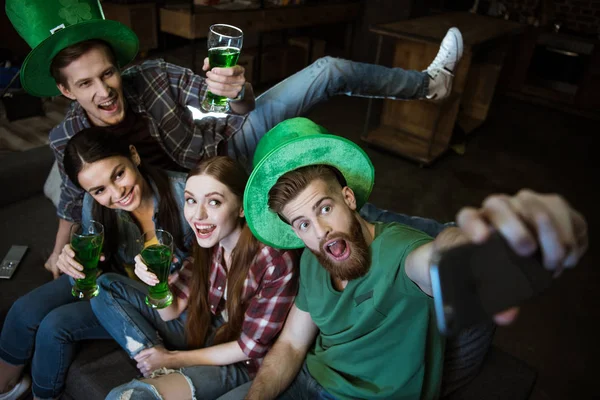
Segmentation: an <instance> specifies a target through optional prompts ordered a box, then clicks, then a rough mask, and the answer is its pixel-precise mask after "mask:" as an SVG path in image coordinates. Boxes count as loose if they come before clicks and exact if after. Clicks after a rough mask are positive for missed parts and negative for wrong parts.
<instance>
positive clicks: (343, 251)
mask: <svg viewBox="0 0 600 400" xmlns="http://www.w3.org/2000/svg"><path fill="white" fill-rule="evenodd" d="M323 249H324V251H325V253H327V254H328V255H329V256H330V257H331V258H333V259H334V260H335V261H344V260H345V259H347V258H348V257H349V256H350V246H349V245H348V242H346V241H345V240H344V239H333V240H330V241H328V242H327V243H325V245H324V246H323Z"/></svg>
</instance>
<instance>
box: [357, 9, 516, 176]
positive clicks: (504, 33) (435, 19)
mask: <svg viewBox="0 0 600 400" xmlns="http://www.w3.org/2000/svg"><path fill="white" fill-rule="evenodd" d="M453 26H456V27H458V28H459V29H460V30H461V33H462V35H463V40H464V51H463V57H462V60H461V61H460V63H459V65H458V68H457V69H456V70H455V78H454V84H453V87H452V93H451V94H450V96H449V97H448V98H446V99H444V100H441V101H432V100H416V101H397V100H384V101H383V108H382V111H381V116H380V118H379V126H377V127H376V128H375V129H370V126H371V124H372V121H371V115H372V107H373V100H369V106H368V107H369V108H368V112H367V121H366V123H365V128H364V132H363V137H362V139H363V140H364V141H366V142H368V143H370V144H373V145H375V146H377V147H382V148H385V149H386V150H389V151H392V152H394V153H396V154H399V155H402V156H405V157H407V158H410V159H413V160H415V161H418V162H419V163H420V164H422V165H428V164H430V163H431V162H433V161H434V160H435V159H436V158H438V157H439V156H440V155H442V154H443V153H444V152H445V151H446V150H447V149H448V145H449V143H450V138H451V137H452V132H453V130H454V128H455V126H456V125H457V124H458V126H459V127H460V128H461V129H462V130H463V131H464V132H465V133H470V132H472V131H473V130H474V129H476V128H477V127H478V126H480V125H481V124H482V123H483V122H484V121H485V119H486V118H487V115H488V111H489V108H490V104H491V101H492V97H493V95H494V89H495V86H496V83H497V81H498V77H499V75H500V70H501V69H502V64H503V61H504V56H505V54H506V48H507V46H506V44H507V43H508V40H509V39H510V38H511V37H512V36H513V35H516V34H519V33H521V32H523V31H524V29H525V26H524V25H521V24H518V23H514V22H510V21H505V20H502V19H497V18H492V17H486V16H482V15H477V14H471V13H462V12H457V13H445V14H439V15H434V16H428V17H422V18H416V19H412V20H405V21H400V22H394V23H388V24H380V25H376V26H373V27H372V28H371V31H372V32H374V33H376V34H378V35H379V41H378V49H377V56H376V61H375V62H376V63H379V59H380V55H381V46H382V41H383V39H384V38H392V39H393V40H394V54H393V66H394V67H401V68H404V69H413V70H424V69H426V68H427V66H428V65H429V63H431V61H432V60H433V59H434V58H435V56H436V54H437V52H438V49H439V45H440V43H441V41H442V39H443V37H444V35H445V34H446V32H447V30H448V29H449V28H451V27H453Z"/></svg>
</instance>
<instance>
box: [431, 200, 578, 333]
mask: <svg viewBox="0 0 600 400" xmlns="http://www.w3.org/2000/svg"><path fill="white" fill-rule="evenodd" d="M456 221H457V224H458V226H459V228H460V230H461V236H462V237H461V238H460V239H458V240H456V241H454V245H453V247H454V248H453V249H448V246H447V244H445V245H442V246H439V247H438V250H439V251H438V252H436V254H435V255H434V257H433V258H434V260H432V261H433V262H432V268H431V269H430V273H431V279H432V287H433V291H434V298H435V300H436V313H437V314H438V325H439V326H440V329H441V330H442V332H444V333H446V334H452V333H456V331H457V330H459V329H461V328H463V327H466V326H464V325H465V324H467V325H468V324H471V323H475V322H478V320H481V319H482V318H483V317H485V316H488V317H489V315H490V313H493V314H494V320H495V322H496V323H497V324H500V325H505V324H509V323H511V322H512V321H513V320H514V319H515V318H516V316H517V314H518V308H517V307H513V306H517V305H518V304H519V303H521V302H522V301H523V300H525V299H527V298H529V297H532V296H534V295H536V294H538V293H539V292H541V291H542V290H544V289H545V288H546V287H547V286H548V285H549V281H550V280H551V277H552V276H554V277H558V276H559V275H560V274H561V273H562V271H563V270H564V269H565V268H572V267H574V266H575V265H576V264H577V262H578V261H579V260H580V258H581V257H582V256H583V254H584V253H585V251H586V250H587V247H588V235H587V224H586V222H585V219H584V218H583V217H582V216H581V214H579V213H578V212H577V211H575V210H574V209H573V208H571V206H570V205H569V204H568V203H567V202H566V201H565V200H564V199H563V198H562V197H560V196H558V195H542V194H538V193H535V192H532V191H530V190H522V191H520V192H519V193H518V194H516V195H515V196H512V197H510V196H506V195H494V196H490V197H489V198H487V199H486V200H485V201H484V202H483V205H482V207H481V208H478V209H476V208H472V207H465V208H463V209H462V210H460V212H459V213H458V215H457V219H456ZM436 241H438V239H436ZM460 242H467V243H469V244H467V245H466V246H463V247H460V245H459V247H456V245H457V244H458V243H460ZM450 270H451V272H452V274H448V272H449V271H450ZM548 271H550V272H548ZM502 306H508V307H509V308H508V309H505V310H503V311H501V309H498V307H502ZM449 316H451V318H450V319H452V321H450V320H449V319H448V318H447V317H449ZM440 318H443V319H442V320H440Z"/></svg>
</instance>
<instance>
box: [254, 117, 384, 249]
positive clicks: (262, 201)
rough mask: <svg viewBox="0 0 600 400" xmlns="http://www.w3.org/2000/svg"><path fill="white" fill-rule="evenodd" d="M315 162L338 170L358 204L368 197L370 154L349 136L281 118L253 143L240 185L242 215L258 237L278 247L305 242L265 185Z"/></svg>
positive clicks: (371, 170) (371, 174)
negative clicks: (246, 175)
mask: <svg viewBox="0 0 600 400" xmlns="http://www.w3.org/2000/svg"><path fill="white" fill-rule="evenodd" d="M317 164H325V165H329V166H332V167H335V168H337V169H338V170H339V171H340V172H341V173H342V175H343V176H344V178H345V179H346V182H347V185H348V187H350V188H351V189H352V190H353V191H354V195H355V196H356V202H357V206H358V208H359V209H360V207H362V206H363V205H364V204H365V203H366V202H367V199H368V198H369V195H370V194H371V190H372V189H373V184H374V182H375V170H374V168H373V164H372V163H371V160H370V159H369V156H367V154H366V153H365V152H364V151H363V150H362V149H361V148H360V147H359V146H358V145H356V144H355V143H354V142H352V141H350V140H348V139H345V138H343V137H341V136H336V135H332V134H330V133H329V132H328V131H327V130H326V129H325V128H323V127H322V126H319V125H317V124H315V123H314V122H312V121H311V120H309V119H307V118H291V119H288V120H285V121H283V122H280V123H279V124H277V125H276V126H275V127H274V128H273V129H271V130H270V131H269V132H267V133H266V134H265V136H264V137H263V138H262V139H261V140H260V142H259V143H258V146H257V148H256V152H255V153H254V169H253V170H252V174H251V175H250V178H249V179H248V183H247V185H246V190H245V191H244V215H245V216H246V221H247V223H248V226H249V227H250V230H251V231H252V233H253V234H254V236H255V237H256V238H257V239H258V240H260V241H261V242H263V243H265V244H267V245H269V246H272V247H276V248H281V249H297V248H300V247H304V243H303V242H302V240H300V239H299V238H298V237H297V236H296V234H295V233H294V231H293V230H292V228H291V227H290V225H288V224H286V223H285V222H284V221H283V220H282V219H281V218H279V216H278V215H277V214H276V213H275V212H273V211H271V210H270V209H269V206H268V200H269V191H270V190H271V188H272V187H273V186H274V185H275V183H277V180H278V179H279V178H280V177H281V176H282V175H284V174H286V173H287V172H290V171H293V170H295V169H298V168H301V167H305V166H308V165H317Z"/></svg>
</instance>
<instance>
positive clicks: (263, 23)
mask: <svg viewBox="0 0 600 400" xmlns="http://www.w3.org/2000/svg"><path fill="white" fill-rule="evenodd" d="M360 8H361V4H360V1H352V2H347V3H339V4H323V5H307V6H297V7H274V8H265V9H247V10H234V11H231V10H227V11H225V10H219V9H215V8H209V7H203V8H202V12H192V10H190V8H189V7H163V8H161V9H160V30H161V31H162V32H166V33H170V34H173V35H177V36H180V37H183V38H186V39H203V38H206V37H207V35H208V30H209V27H210V26H211V25H212V24H214V23H217V22H218V23H223V24H230V25H234V26H237V27H239V28H240V29H241V30H242V31H244V32H247V33H251V32H267V31H276V30H281V29H290V28H300V27H306V26H312V25H321V24H333V23H338V22H354V21H355V20H356V18H357V17H358V16H359V12H360Z"/></svg>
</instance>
